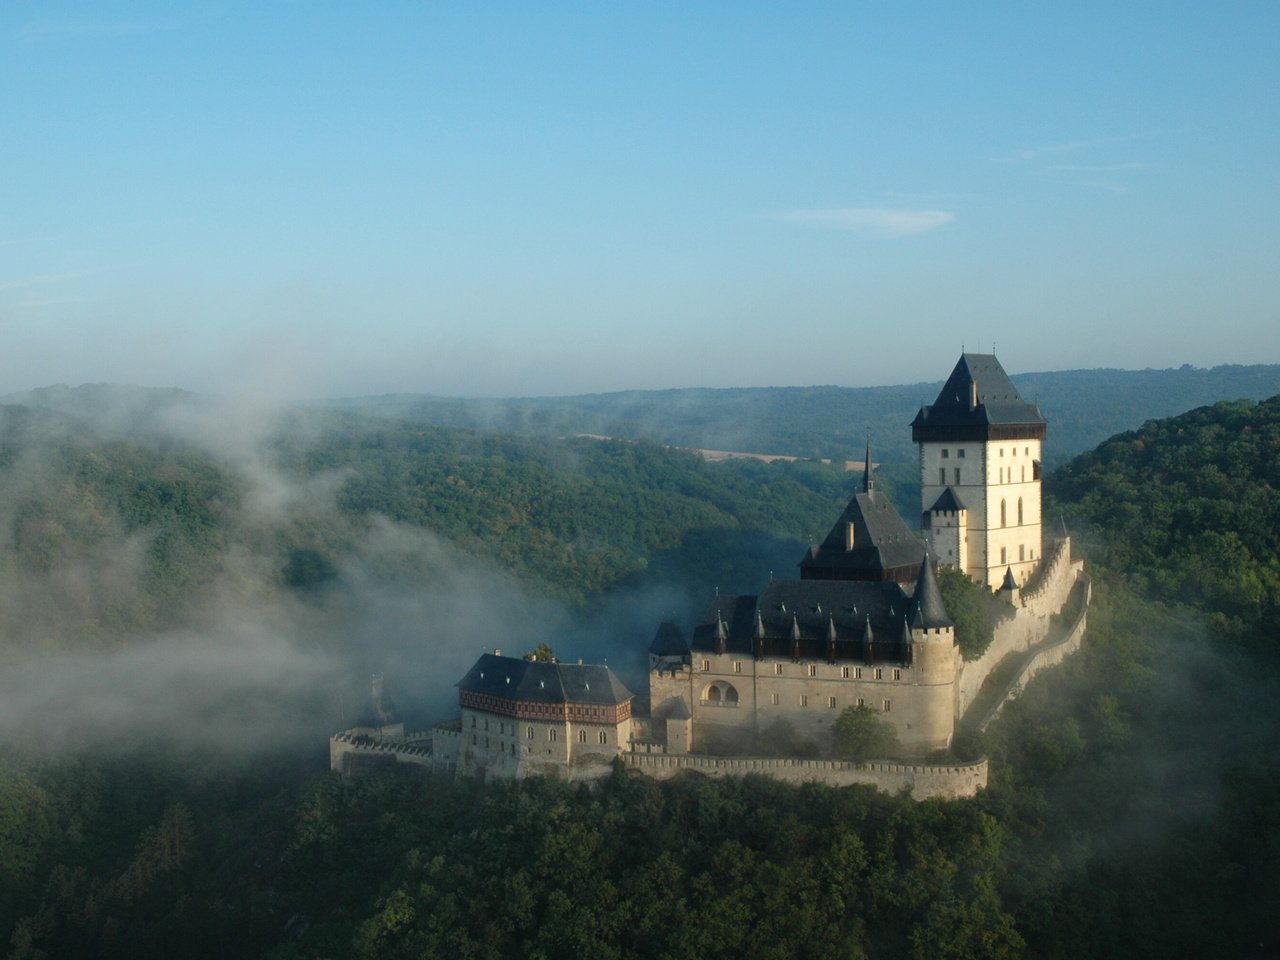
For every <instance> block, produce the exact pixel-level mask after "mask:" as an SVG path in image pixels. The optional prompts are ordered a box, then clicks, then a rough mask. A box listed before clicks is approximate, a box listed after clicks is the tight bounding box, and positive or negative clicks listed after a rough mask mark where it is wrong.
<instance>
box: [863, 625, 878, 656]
mask: <svg viewBox="0 0 1280 960" xmlns="http://www.w3.org/2000/svg"><path fill="white" fill-rule="evenodd" d="M875 639H876V638H875V637H874V636H873V635H872V633H871V615H870V614H867V621H866V626H865V627H863V628H862V658H863V659H864V660H866V661H867V663H870V662H871V660H872V656H871V645H872V644H873V643H875Z"/></svg>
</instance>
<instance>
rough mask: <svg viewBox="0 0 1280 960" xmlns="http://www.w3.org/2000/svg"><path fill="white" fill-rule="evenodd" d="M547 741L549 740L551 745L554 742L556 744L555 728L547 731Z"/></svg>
mask: <svg viewBox="0 0 1280 960" xmlns="http://www.w3.org/2000/svg"><path fill="white" fill-rule="evenodd" d="M547 739H548V740H550V741H551V742H552V743H555V742H556V728H555V727H552V728H551V729H550V730H548V731H547Z"/></svg>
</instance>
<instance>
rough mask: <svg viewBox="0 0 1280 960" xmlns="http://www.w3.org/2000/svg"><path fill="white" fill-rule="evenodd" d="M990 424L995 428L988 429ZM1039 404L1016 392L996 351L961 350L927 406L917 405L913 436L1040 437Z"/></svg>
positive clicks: (937, 437)
mask: <svg viewBox="0 0 1280 960" xmlns="http://www.w3.org/2000/svg"><path fill="white" fill-rule="evenodd" d="M993 428H995V429H994V430H993ZM1045 429H1046V423H1045V419H1044V416H1043V415H1042V414H1041V413H1040V408H1039V407H1037V406H1035V405H1034V404H1030V403H1027V402H1026V401H1025V400H1023V399H1022V396H1021V395H1020V394H1019V393H1018V388H1017V387H1015V386H1014V385H1013V381H1012V380H1010V379H1009V376H1008V374H1006V373H1005V372H1004V368H1003V367H1002V366H1000V361H999V360H997V359H996V358H995V354H990V353H965V354H961V356H960V361H959V362H958V363H957V364H956V366H955V369H954V370H952V371H951V376H950V377H948V378H947V382H946V383H945V384H943V387H942V390H941V391H939V393H938V398H937V399H936V400H935V401H934V402H933V405H932V406H926V407H921V408H920V412H919V413H917V414H916V418H915V420H913V421H912V423H911V433H912V439H914V440H917V441H919V440H932V439H982V438H985V437H987V436H990V435H991V434H992V433H993V432H995V433H996V434H997V435H1001V436H1018V437H1021V436H1028V437H1043V436H1044V433H1045Z"/></svg>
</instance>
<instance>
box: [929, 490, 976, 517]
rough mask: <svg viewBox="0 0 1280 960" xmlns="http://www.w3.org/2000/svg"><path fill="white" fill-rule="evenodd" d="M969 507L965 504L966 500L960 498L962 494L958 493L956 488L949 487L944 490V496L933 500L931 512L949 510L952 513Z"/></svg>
mask: <svg viewBox="0 0 1280 960" xmlns="http://www.w3.org/2000/svg"><path fill="white" fill-rule="evenodd" d="M968 509H969V508H968V507H966V506H965V505H964V501H963V500H961V499H960V494H958V493H956V491H955V489H954V488H952V487H947V489H945V490H943V491H942V496H940V497H938V499H937V500H935V501H933V506H932V507H930V508H929V512H930V513H939V512H942V511H948V512H950V513H956V512H957V511H960V510H968Z"/></svg>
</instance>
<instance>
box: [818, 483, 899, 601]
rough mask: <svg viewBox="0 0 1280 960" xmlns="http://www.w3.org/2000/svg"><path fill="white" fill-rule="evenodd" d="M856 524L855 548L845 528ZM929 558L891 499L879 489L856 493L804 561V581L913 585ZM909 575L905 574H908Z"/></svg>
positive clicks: (854, 530)
mask: <svg viewBox="0 0 1280 960" xmlns="http://www.w3.org/2000/svg"><path fill="white" fill-rule="evenodd" d="M851 523H852V524H853V549H852V550H846V549H845V546H846V544H847V543H848V540H847V533H846V528H847V527H848V525H849V524H851ZM923 556H924V544H923V543H921V542H920V537H919V535H918V534H916V532H915V531H913V530H912V529H911V528H910V527H908V526H907V523H906V521H905V520H903V519H902V515H901V514H900V513H898V510H897V508H896V507H894V505H893V503H892V501H890V499H889V498H888V497H887V496H885V495H884V494H883V493H881V492H880V491H879V490H874V489H873V490H871V491H869V492H866V493H859V494H856V495H855V496H854V497H853V499H852V500H850V501H849V505H848V506H846V507H845V508H844V512H843V513H841V514H840V519H838V520H837V521H836V522H835V526H833V527H832V528H831V532H830V533H828V534H827V536H826V539H825V540H823V541H822V544H821V545H820V546H817V547H811V548H810V550H809V553H808V555H807V556H806V557H805V558H804V559H803V560H801V561H800V576H801V578H802V579H805V580H824V579H829V580H885V579H894V578H895V577H894V575H895V574H898V576H897V577H896V579H900V580H903V581H904V582H910V578H911V574H912V573H914V572H915V570H916V568H917V567H919V565H920V559H921V557H923ZM903 574H905V576H904V575H903Z"/></svg>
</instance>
